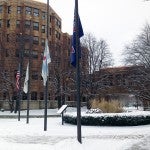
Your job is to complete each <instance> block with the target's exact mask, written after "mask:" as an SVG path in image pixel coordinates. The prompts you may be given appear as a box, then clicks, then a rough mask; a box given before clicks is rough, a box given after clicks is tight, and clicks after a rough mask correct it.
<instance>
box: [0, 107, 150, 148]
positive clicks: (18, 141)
mask: <svg viewBox="0 0 150 150" xmlns="http://www.w3.org/2000/svg"><path fill="white" fill-rule="evenodd" d="M52 112H53V113H54V114H55V113H57V109H56V110H48V114H49V113H52ZM42 113H43V110H40V111H39V110H34V111H31V112H30V114H35V115H38V114H42ZM135 113H136V112H135ZM5 114H7V115H9V114H10V113H9V112H0V115H5ZM21 114H22V115H25V114H26V112H25V111H24V112H21ZM11 115H12V114H11ZM43 124H44V119H43V118H30V122H29V124H26V119H25V118H21V120H20V121H17V119H8V118H7V119H0V150H20V149H21V150H32V149H34V150H150V125H145V126H133V127H102V126H101V127H98V126H97V127H94V126H82V144H79V143H78V142H77V127H76V126H75V125H70V124H64V125H61V117H50V118H48V124H47V131H44V125H43Z"/></svg>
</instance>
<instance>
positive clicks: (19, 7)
mask: <svg viewBox="0 0 150 150" xmlns="http://www.w3.org/2000/svg"><path fill="white" fill-rule="evenodd" d="M17 13H18V14H21V6H17Z"/></svg>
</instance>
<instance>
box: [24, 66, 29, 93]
mask: <svg viewBox="0 0 150 150" xmlns="http://www.w3.org/2000/svg"><path fill="white" fill-rule="evenodd" d="M28 81H29V63H28V64H27V70H26V77H25V81H24V87H23V91H24V92H25V93H27V92H28Z"/></svg>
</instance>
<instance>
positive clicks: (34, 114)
mask: <svg viewBox="0 0 150 150" xmlns="http://www.w3.org/2000/svg"><path fill="white" fill-rule="evenodd" d="M57 111H58V109H48V110H47V117H60V114H58V113H57ZM26 116H27V111H26V110H22V111H20V117H21V118H26ZM29 116H30V118H43V117H44V109H39V110H30V111H29ZM17 117H18V112H17V113H14V112H12V113H11V112H10V111H3V112H2V111H0V118H17Z"/></svg>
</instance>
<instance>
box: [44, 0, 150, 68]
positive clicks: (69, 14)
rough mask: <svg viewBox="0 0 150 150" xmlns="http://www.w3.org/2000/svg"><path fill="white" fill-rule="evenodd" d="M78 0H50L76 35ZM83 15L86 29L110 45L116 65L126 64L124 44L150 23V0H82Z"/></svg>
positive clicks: (70, 31) (83, 23) (68, 30)
mask: <svg viewBox="0 0 150 150" xmlns="http://www.w3.org/2000/svg"><path fill="white" fill-rule="evenodd" d="M43 1H46V0H43ZM74 1H75V0H49V2H50V5H51V6H52V8H53V9H54V10H55V11H56V12H57V14H58V15H59V16H60V17H61V18H62V31H63V32H68V33H69V34H72V26H73V14H74ZM78 5H79V15H80V19H81V22H82V26H83V30H84V32H85V33H86V32H91V33H93V34H94V35H95V36H96V37H97V38H98V39H100V38H103V39H105V40H106V41H107V43H108V44H109V47H110V50H111V52H112V53H113V57H114V59H115V65H116V66H120V65H122V64H121V62H120V60H121V57H122V56H121V53H122V50H123V48H124V45H125V44H126V43H128V42H130V41H132V40H133V39H134V38H135V37H136V35H137V34H139V33H140V31H141V29H142V28H143V26H144V25H145V24H146V23H147V22H149V23H150V1H146V2H144V0H78Z"/></svg>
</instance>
